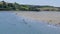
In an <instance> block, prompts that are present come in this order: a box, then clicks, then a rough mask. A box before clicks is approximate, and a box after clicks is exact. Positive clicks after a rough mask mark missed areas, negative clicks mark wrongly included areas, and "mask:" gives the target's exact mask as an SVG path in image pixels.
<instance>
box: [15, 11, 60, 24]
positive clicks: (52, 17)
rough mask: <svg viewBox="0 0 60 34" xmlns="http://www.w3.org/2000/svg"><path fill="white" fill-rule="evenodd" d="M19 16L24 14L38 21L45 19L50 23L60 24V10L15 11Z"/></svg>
mask: <svg viewBox="0 0 60 34" xmlns="http://www.w3.org/2000/svg"><path fill="white" fill-rule="evenodd" d="M15 13H16V15H18V16H23V17H26V18H29V19H34V20H37V21H44V22H47V23H49V24H60V12H26V11H25V12H15Z"/></svg>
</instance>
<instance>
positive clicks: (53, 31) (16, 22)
mask: <svg viewBox="0 0 60 34" xmlns="http://www.w3.org/2000/svg"><path fill="white" fill-rule="evenodd" d="M0 34H60V28H59V27H55V26H52V25H48V24H45V23H42V22H37V21H34V20H31V19H27V18H24V17H22V16H21V17H19V16H17V15H16V14H15V13H13V12H0Z"/></svg>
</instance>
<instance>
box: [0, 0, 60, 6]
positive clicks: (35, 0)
mask: <svg viewBox="0 0 60 34" xmlns="http://www.w3.org/2000/svg"><path fill="white" fill-rule="evenodd" d="M0 1H2V0H0ZM4 1H6V2H17V3H19V4H29V5H50V6H56V7H60V0H4Z"/></svg>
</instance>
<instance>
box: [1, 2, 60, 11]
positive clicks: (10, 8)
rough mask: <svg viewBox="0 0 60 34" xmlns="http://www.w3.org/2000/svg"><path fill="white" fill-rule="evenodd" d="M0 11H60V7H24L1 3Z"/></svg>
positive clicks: (16, 4)
mask: <svg viewBox="0 0 60 34" xmlns="http://www.w3.org/2000/svg"><path fill="white" fill-rule="evenodd" d="M0 10H6V11H60V8H59V7H54V6H39V5H23V4H18V3H16V2H15V3H8V2H5V1H1V2H0Z"/></svg>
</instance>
